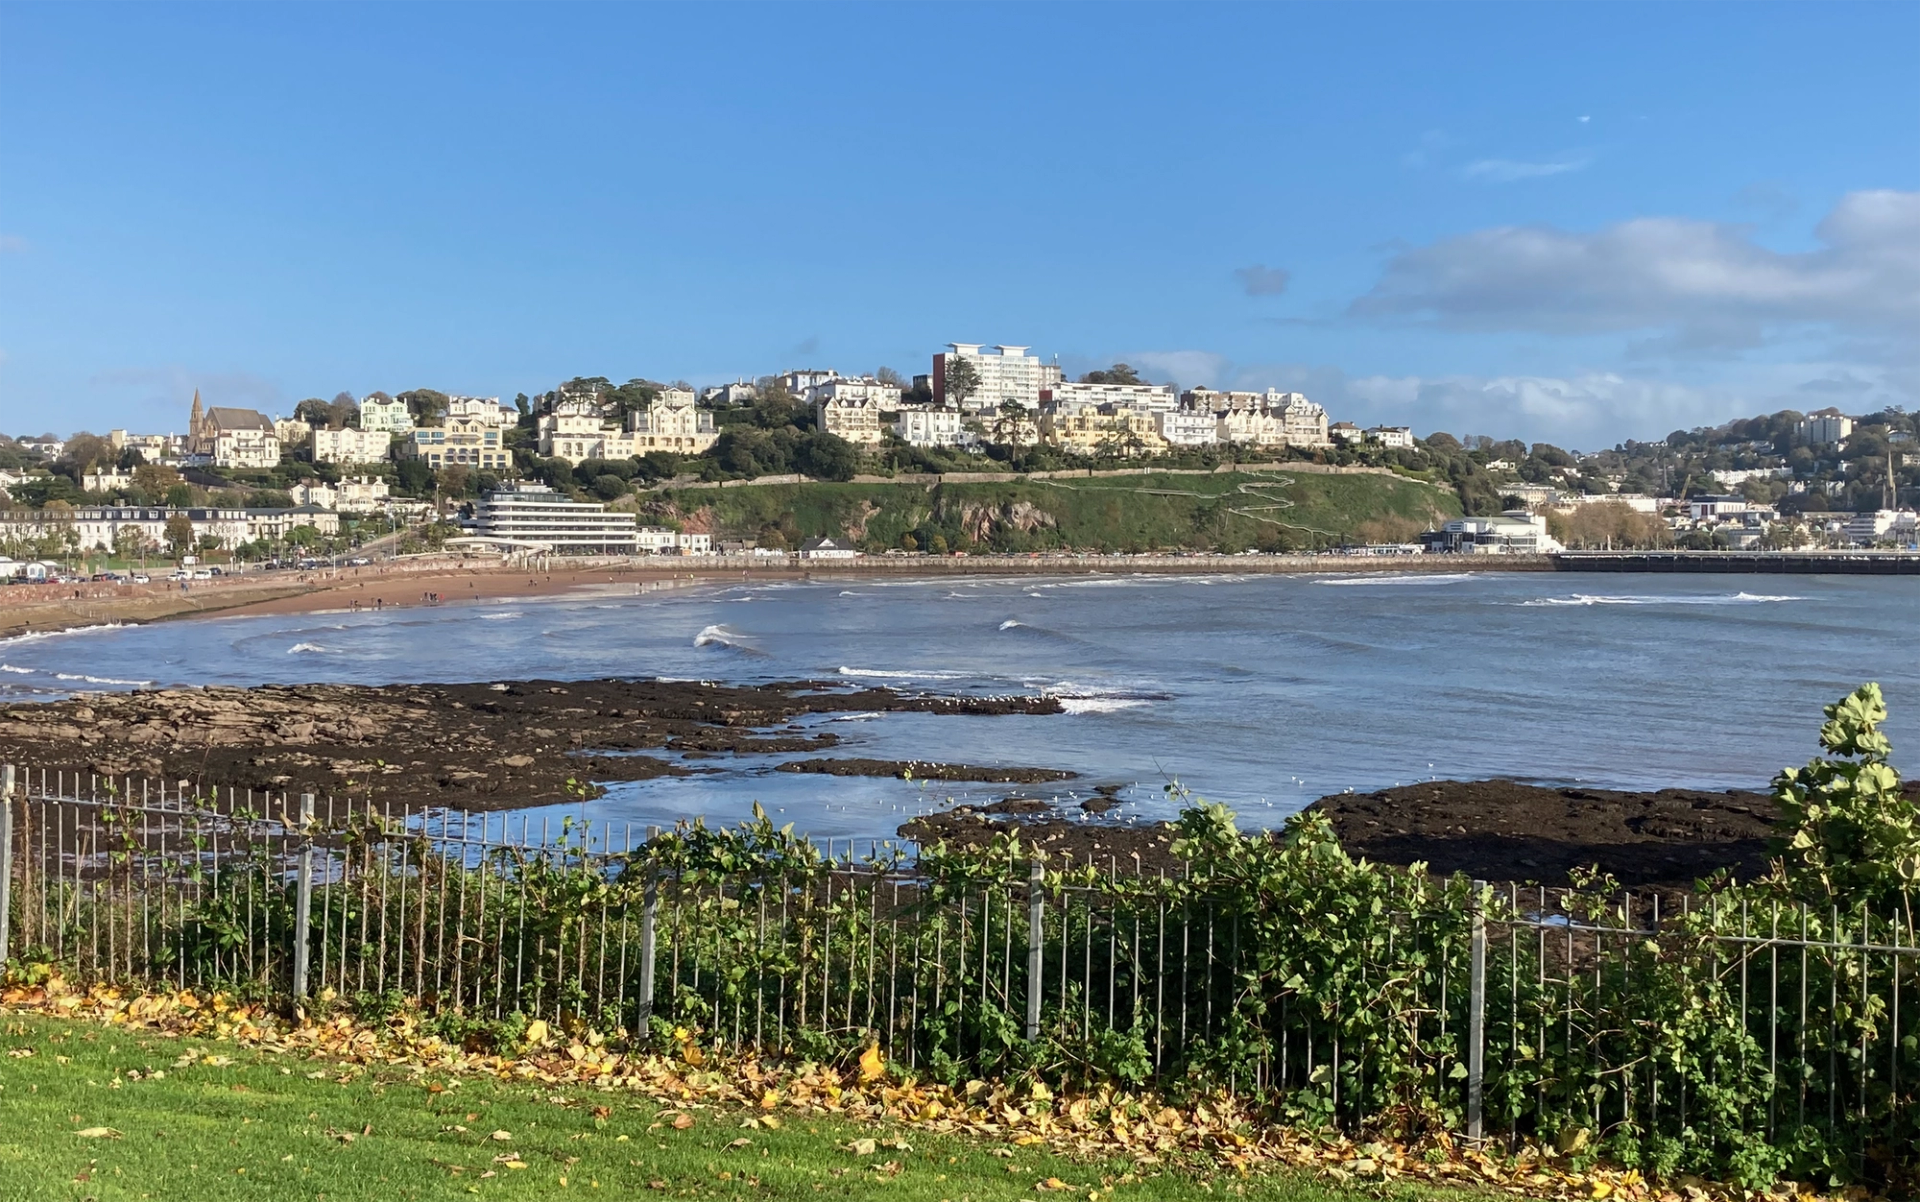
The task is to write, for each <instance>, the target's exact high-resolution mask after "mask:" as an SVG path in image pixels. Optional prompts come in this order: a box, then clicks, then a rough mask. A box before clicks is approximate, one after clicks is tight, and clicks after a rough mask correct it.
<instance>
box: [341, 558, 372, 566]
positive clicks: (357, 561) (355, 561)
mask: <svg viewBox="0 0 1920 1202" xmlns="http://www.w3.org/2000/svg"><path fill="white" fill-rule="evenodd" d="M372 562H373V561H372V560H371V559H368V558H367V557H366V556H364V555H356V556H354V557H353V558H352V559H349V560H348V561H347V566H348V567H350V568H364V567H366V566H367V565H368V564H370V563H372Z"/></svg>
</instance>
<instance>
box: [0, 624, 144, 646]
mask: <svg viewBox="0 0 1920 1202" xmlns="http://www.w3.org/2000/svg"><path fill="white" fill-rule="evenodd" d="M125 625H126V623H125V622H102V623H100V624H99V625H97V626H69V627H68V628H67V629H65V630H29V631H27V632H26V633H25V634H16V635H11V636H9V637H7V638H4V639H0V647H4V646H6V645H7V644H9V643H37V642H39V641H40V640H41V639H58V638H65V637H66V636H68V635H70V634H93V633H95V632H96V631H101V630H119V629H121V628H122V627H124V626H125Z"/></svg>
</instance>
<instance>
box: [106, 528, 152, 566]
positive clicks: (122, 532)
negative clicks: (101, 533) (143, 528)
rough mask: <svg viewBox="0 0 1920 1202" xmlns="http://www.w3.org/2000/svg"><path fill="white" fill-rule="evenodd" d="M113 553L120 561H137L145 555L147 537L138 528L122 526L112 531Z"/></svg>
mask: <svg viewBox="0 0 1920 1202" xmlns="http://www.w3.org/2000/svg"><path fill="white" fill-rule="evenodd" d="M113 553H114V554H115V555H118V556H119V557H120V558H121V559H123V560H127V559H139V558H141V557H142V556H144V555H145V554H146V553H147V536H146V535H144V534H142V533H140V527H138V526H122V527H120V529H118V530H116V531H114V535H113Z"/></svg>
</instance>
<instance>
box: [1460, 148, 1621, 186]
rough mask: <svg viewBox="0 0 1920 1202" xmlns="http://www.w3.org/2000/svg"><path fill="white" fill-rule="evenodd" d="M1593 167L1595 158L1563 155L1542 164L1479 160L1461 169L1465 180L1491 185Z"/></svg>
mask: <svg viewBox="0 0 1920 1202" xmlns="http://www.w3.org/2000/svg"><path fill="white" fill-rule="evenodd" d="M1592 165H1593V156H1591V155H1585V154H1578V155H1562V156H1560V157H1558V158H1553V159H1548V160H1546V161H1545V162H1540V163H1523V162H1520V161H1518V160H1516V159H1479V160H1477V161H1475V162H1472V163H1468V164H1467V165H1466V166H1465V167H1462V168H1461V169H1460V174H1461V176H1462V177H1463V178H1466V179H1473V180H1482V181H1485V182H1486V183H1491V184H1510V183H1514V182H1515V181H1517V180H1523V179H1543V178H1545V177H1547V176H1549V175H1566V174H1567V173H1569V172H1572V171H1584V170H1586V169H1587V168H1588V167H1590V166H1592Z"/></svg>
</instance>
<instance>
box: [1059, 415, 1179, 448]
mask: <svg viewBox="0 0 1920 1202" xmlns="http://www.w3.org/2000/svg"><path fill="white" fill-rule="evenodd" d="M1040 437H1041V438H1042V439H1043V440H1045V441H1046V442H1047V443H1048V444H1050V445H1052V446H1056V447H1059V448H1060V449H1061V450H1063V451H1071V452H1073V453H1074V454H1076V455H1118V456H1122V457H1127V458H1131V457H1134V456H1139V455H1157V454H1159V453H1160V452H1162V451H1164V450H1166V449H1167V440H1166V439H1164V438H1162V437H1160V431H1159V430H1158V429H1157V428H1155V425H1154V420H1153V414H1151V413H1143V412H1141V411H1139V410H1137V409H1123V408H1119V407H1117V406H1107V405H1103V406H1101V407H1099V408H1093V407H1088V408H1084V409H1079V410H1076V411H1072V412H1063V411H1057V410H1056V411H1053V412H1047V411H1045V410H1043V411H1042V412H1041V414H1040Z"/></svg>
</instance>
